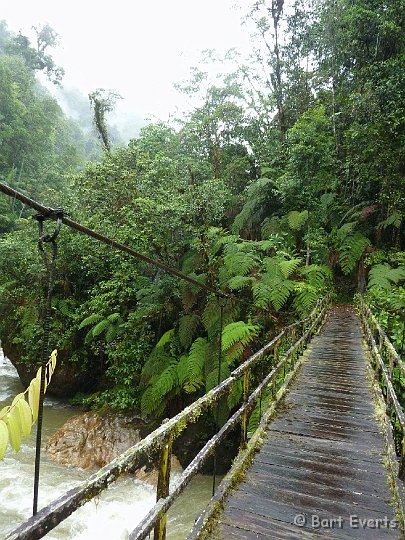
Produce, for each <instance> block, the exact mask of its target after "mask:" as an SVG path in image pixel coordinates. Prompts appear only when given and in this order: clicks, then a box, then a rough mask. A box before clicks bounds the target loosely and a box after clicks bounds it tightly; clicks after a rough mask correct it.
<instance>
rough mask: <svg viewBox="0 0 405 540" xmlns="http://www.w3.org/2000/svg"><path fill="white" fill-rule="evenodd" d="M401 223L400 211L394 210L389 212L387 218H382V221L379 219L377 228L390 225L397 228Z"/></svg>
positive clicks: (384, 227)
mask: <svg viewBox="0 0 405 540" xmlns="http://www.w3.org/2000/svg"><path fill="white" fill-rule="evenodd" d="M401 223H402V213H401V212H400V211H399V210H395V211H394V212H392V214H390V215H389V216H388V217H387V219H384V221H381V222H380V223H379V224H378V225H377V228H378V229H386V228H387V227H389V226H390V225H392V226H393V227H395V228H397V229H399V228H400V226H401Z"/></svg>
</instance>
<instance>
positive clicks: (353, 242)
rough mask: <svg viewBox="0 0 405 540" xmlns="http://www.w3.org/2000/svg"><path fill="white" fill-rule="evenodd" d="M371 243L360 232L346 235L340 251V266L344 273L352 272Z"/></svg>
mask: <svg viewBox="0 0 405 540" xmlns="http://www.w3.org/2000/svg"><path fill="white" fill-rule="evenodd" d="M369 245H370V240H369V239H368V238H366V237H365V236H363V235H362V234H360V233H355V234H353V235H351V236H347V237H346V239H345V240H344V241H343V243H342V245H341V248H340V253H339V261H340V267H341V268H342V271H343V273H344V274H346V275H347V274H350V272H351V271H352V270H353V269H354V267H355V266H356V264H357V263H358V261H359V260H360V259H361V257H362V255H363V253H364V251H365V249H366V248H367V247H368V246H369Z"/></svg>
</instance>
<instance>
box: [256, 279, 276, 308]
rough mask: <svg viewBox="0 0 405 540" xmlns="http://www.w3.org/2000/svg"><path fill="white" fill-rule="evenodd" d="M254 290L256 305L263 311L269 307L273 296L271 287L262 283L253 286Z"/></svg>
mask: <svg viewBox="0 0 405 540" xmlns="http://www.w3.org/2000/svg"><path fill="white" fill-rule="evenodd" d="M252 290H253V300H254V303H255V305H256V306H258V307H260V308H263V309H265V308H267V307H269V305H270V303H271V295H272V290H271V286H270V285H267V284H266V283H263V282H261V281H260V282H259V283H255V285H253V289H252Z"/></svg>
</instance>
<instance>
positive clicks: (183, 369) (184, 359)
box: [176, 354, 188, 386]
mask: <svg viewBox="0 0 405 540" xmlns="http://www.w3.org/2000/svg"><path fill="white" fill-rule="evenodd" d="M187 365H188V354H183V355H182V356H180V358H179V361H178V363H177V368H176V369H177V378H178V381H179V385H180V386H184V384H185V383H186V382H187Z"/></svg>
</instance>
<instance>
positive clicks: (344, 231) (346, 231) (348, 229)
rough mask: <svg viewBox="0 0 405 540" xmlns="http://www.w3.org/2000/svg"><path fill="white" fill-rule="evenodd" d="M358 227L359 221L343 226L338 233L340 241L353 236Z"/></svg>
mask: <svg viewBox="0 0 405 540" xmlns="http://www.w3.org/2000/svg"><path fill="white" fill-rule="evenodd" d="M356 226H357V221H351V222H349V223H345V224H344V225H342V226H341V227H340V228H339V229H338V230H337V231H336V235H337V237H338V239H339V240H341V241H342V240H344V239H345V238H346V237H347V236H348V235H351V234H352V232H353V231H354V229H355V227H356Z"/></svg>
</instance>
